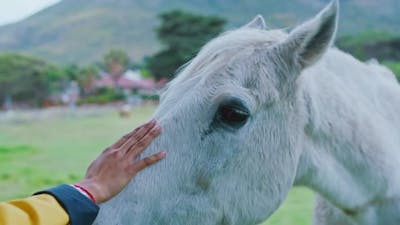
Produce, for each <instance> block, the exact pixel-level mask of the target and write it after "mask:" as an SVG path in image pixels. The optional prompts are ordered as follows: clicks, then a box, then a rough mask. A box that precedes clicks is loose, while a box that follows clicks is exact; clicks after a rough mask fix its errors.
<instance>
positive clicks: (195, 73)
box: [95, 1, 400, 225]
mask: <svg viewBox="0 0 400 225" xmlns="http://www.w3.org/2000/svg"><path fill="white" fill-rule="evenodd" d="M337 11H338V3H337V1H333V2H332V3H331V4H330V5H329V6H328V7H327V8H325V9H324V10H323V11H322V12H321V13H319V14H318V15H317V16H316V17H314V18H313V19H311V20H310V21H308V22H306V23H304V24H303V25H301V26H299V27H297V28H296V29H294V30H293V31H292V32H290V33H286V32H284V31H282V30H266V29H265V23H264V21H263V19H262V17H260V16H258V17H256V18H255V19H254V20H253V21H252V22H250V23H249V24H247V25H246V26H244V27H242V28H240V29H237V30H234V31H230V32H227V33H225V34H223V35H221V36H220V37H218V38H216V39H214V40H212V41H211V42H210V43H208V44H207V45H205V47H204V48H203V49H202V50H201V51H200V53H199V54H198V55H197V56H196V57H195V58H194V59H193V60H192V61H191V62H190V63H189V64H188V65H187V66H186V67H185V68H184V69H183V70H182V71H181V72H180V73H179V75H178V76H177V78H175V79H174V80H173V81H172V82H171V83H170V85H169V86H168V89H167V90H166V92H165V93H164V94H163V96H162V98H161V102H160V106H159V108H158V110H157V111H156V113H155V115H154V117H155V118H156V119H157V120H158V121H159V123H160V124H161V126H162V128H163V134H162V135H161V136H160V137H159V138H158V139H156V140H155V141H154V143H153V144H152V145H151V146H150V147H149V149H148V151H147V154H150V153H154V152H156V151H159V150H162V149H167V150H168V152H169V153H168V156H167V158H166V159H165V160H164V161H162V162H161V163H160V164H157V165H156V166H154V167H152V168H150V169H147V170H145V171H144V172H143V173H141V174H140V175H138V176H137V177H136V178H135V181H134V182H132V183H131V184H130V185H129V186H128V187H127V188H126V189H125V190H124V191H123V192H122V193H121V194H119V195H118V196H116V197H115V198H114V199H112V200H110V201H109V202H107V203H105V204H103V205H101V211H100V214H99V216H98V218H97V220H96V222H95V224H97V225H103V224H104V225H254V224H258V223H261V222H262V221H264V220H266V219H267V218H268V217H269V216H270V215H271V214H272V213H273V212H274V211H275V210H276V209H277V208H278V207H279V206H280V205H281V203H282V202H283V201H284V199H285V198H286V196H287V194H288V192H289V190H290V189H291V188H292V186H293V185H303V186H307V187H309V188H311V189H312V190H314V191H315V192H317V193H318V196H319V197H318V199H319V200H318V204H317V207H316V213H315V219H314V223H315V224H317V225H339V224H340V225H354V224H358V225H372V224H374V225H378V224H379V225H383V224H384V225H399V224H400V86H399V84H398V83H397V82H396V81H395V78H394V75H393V74H392V73H391V72H390V71H389V70H387V69H386V68H384V67H382V66H380V65H378V64H376V63H375V64H364V63H362V62H360V61H358V60H357V59H355V58H353V57H352V56H350V55H348V54H346V53H344V52H342V51H340V50H338V49H335V48H330V45H331V43H332V41H333V39H334V36H335V32H336V27H337Z"/></svg>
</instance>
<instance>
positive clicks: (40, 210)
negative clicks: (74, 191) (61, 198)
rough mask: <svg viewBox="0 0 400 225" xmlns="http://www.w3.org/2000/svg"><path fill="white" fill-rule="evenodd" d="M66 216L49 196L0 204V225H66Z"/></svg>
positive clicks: (38, 196)
mask: <svg viewBox="0 0 400 225" xmlns="http://www.w3.org/2000/svg"><path fill="white" fill-rule="evenodd" d="M68 221H69V218H68V214H67V213H66V212H65V210H64V209H63V208H62V206H61V205H60V204H58V202H57V200H56V199H55V198H54V197H53V196H51V195H46V194H42V195H36V196H32V197H29V198H26V199H21V200H14V201H10V202H2V203H0V225H17V224H18V225H66V224H68Z"/></svg>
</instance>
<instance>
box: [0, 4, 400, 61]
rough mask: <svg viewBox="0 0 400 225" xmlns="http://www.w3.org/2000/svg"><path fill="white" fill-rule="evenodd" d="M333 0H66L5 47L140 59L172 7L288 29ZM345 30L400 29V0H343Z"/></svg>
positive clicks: (4, 36) (22, 25)
mask: <svg viewBox="0 0 400 225" xmlns="http://www.w3.org/2000/svg"><path fill="white" fill-rule="evenodd" d="M327 2H329V1H328V0H291V1H278V0H264V1H260V0H214V1H211V0H63V1H62V2H60V3H58V4H57V5H54V6H52V7H49V8H47V9H45V10H43V11H41V12H39V13H37V14H35V15H33V16H31V17H29V18H27V19H25V20H23V21H21V22H18V23H15V24H11V25H7V26H3V27H0V34H1V35H0V51H3V52H4V51H17V52H24V53H29V54H33V55H37V56H40V57H43V58H45V59H48V60H50V61H53V62H57V63H62V64H67V63H88V62H93V61H96V60H98V59H100V58H101V56H102V55H103V54H104V53H105V52H106V51H107V50H108V49H110V48H122V49H124V50H126V51H127V52H128V53H129V55H130V56H131V57H133V58H134V59H136V60H139V59H141V58H142V57H143V56H145V55H150V54H152V53H154V52H155V51H156V50H158V49H159V48H160V45H159V43H158V42H157V40H156V38H155V34H154V28H155V26H157V24H158V22H159V21H158V19H157V14H159V13H160V12H164V11H167V10H171V9H177V8H178V9H183V10H187V11H191V12H195V13H202V14H212V15H218V16H221V17H225V18H227V19H228V20H229V22H230V23H229V27H235V26H239V25H241V24H244V23H245V22H247V21H248V20H250V19H251V18H252V17H253V16H255V15H256V14H262V15H264V17H265V18H266V20H267V23H268V24H269V25H270V26H271V27H287V26H293V25H295V24H298V23H299V22H300V21H302V20H304V19H306V18H309V17H311V16H313V15H314V14H315V13H317V12H318V11H319V10H320V9H321V8H322V7H323V6H324V5H325V4H326V3H327ZM341 10H342V11H341V24H340V34H352V33H358V32H361V31H365V30H378V31H386V32H395V31H396V32H399V31H400V23H399V21H400V14H399V13H397V12H398V11H399V10H400V1H398V0H380V1H378V0H341Z"/></svg>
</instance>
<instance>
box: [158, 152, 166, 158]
mask: <svg viewBox="0 0 400 225" xmlns="http://www.w3.org/2000/svg"><path fill="white" fill-rule="evenodd" d="M166 155H167V151H162V152H160V153H159V156H160V157H161V158H164V157H165V156H166Z"/></svg>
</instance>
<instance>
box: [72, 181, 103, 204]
mask: <svg viewBox="0 0 400 225" xmlns="http://www.w3.org/2000/svg"><path fill="white" fill-rule="evenodd" d="M74 186H75V187H76V188H80V189H81V190H82V191H84V192H85V193H86V194H87V195H88V196H89V198H90V199H92V201H94V202H95V203H102V202H104V199H105V198H104V194H103V192H102V190H101V187H100V185H98V184H97V183H96V182H94V181H91V180H87V179H84V180H82V181H80V182H79V183H76V184H75V185H74Z"/></svg>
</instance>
